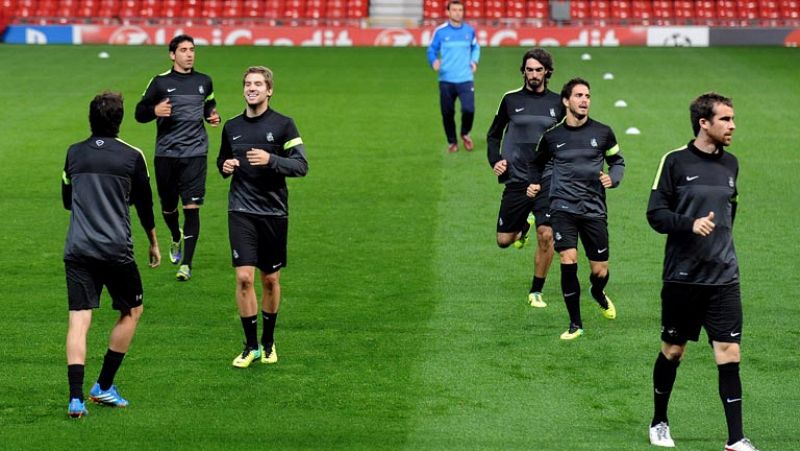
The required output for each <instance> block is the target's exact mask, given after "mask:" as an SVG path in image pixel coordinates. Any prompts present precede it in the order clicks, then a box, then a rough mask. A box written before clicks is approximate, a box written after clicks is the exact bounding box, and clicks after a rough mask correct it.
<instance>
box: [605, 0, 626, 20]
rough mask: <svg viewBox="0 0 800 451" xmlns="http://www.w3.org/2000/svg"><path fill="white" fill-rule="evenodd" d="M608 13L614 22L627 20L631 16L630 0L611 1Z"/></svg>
mask: <svg viewBox="0 0 800 451" xmlns="http://www.w3.org/2000/svg"><path fill="white" fill-rule="evenodd" d="M609 15H610V16H611V19H612V20H613V21H614V22H617V23H619V22H623V23H626V22H628V21H629V20H630V18H631V2H630V1H626V0H614V1H612V2H611V7H610V9H609Z"/></svg>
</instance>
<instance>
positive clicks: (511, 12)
mask: <svg viewBox="0 0 800 451" xmlns="http://www.w3.org/2000/svg"><path fill="white" fill-rule="evenodd" d="M525 15H526V14H525V1H524V0H512V1H507V2H506V14H505V17H510V18H512V19H523V18H524V17H525Z"/></svg>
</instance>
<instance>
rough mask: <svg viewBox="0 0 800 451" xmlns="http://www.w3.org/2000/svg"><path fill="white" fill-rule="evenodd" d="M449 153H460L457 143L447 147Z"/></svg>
mask: <svg viewBox="0 0 800 451" xmlns="http://www.w3.org/2000/svg"><path fill="white" fill-rule="evenodd" d="M447 151H448V152H449V153H456V152H458V144H456V143H451V144H449V145H448V146H447Z"/></svg>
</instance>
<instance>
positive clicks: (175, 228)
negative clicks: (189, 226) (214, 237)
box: [154, 157, 183, 265]
mask: <svg viewBox="0 0 800 451" xmlns="http://www.w3.org/2000/svg"><path fill="white" fill-rule="evenodd" d="M176 161H177V159H176V158H166V157H155V163H154V167H155V171H156V188H157V191H158V198H159V201H160V202H161V214H162V215H163V217H164V223H166V224H167V228H168V229H169V233H170V236H171V237H172V241H171V243H170V247H169V261H170V263H172V264H173V265H177V264H179V263H180V262H181V259H182V257H183V233H182V231H181V229H180V225H179V223H180V215H179V213H178V201H179V196H178V179H177V178H176V174H175V164H176Z"/></svg>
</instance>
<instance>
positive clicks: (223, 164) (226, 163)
mask: <svg viewBox="0 0 800 451" xmlns="http://www.w3.org/2000/svg"><path fill="white" fill-rule="evenodd" d="M229 136H230V135H229V133H228V124H225V126H224V127H223V128H222V139H220V143H219V153H218V154H217V170H218V171H219V173H220V174H222V177H223V178H228V177H230V176H231V174H233V171H235V170H236V167H237V166H239V160H237V159H236V158H234V156H233V148H232V147H231V142H230V139H229Z"/></svg>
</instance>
